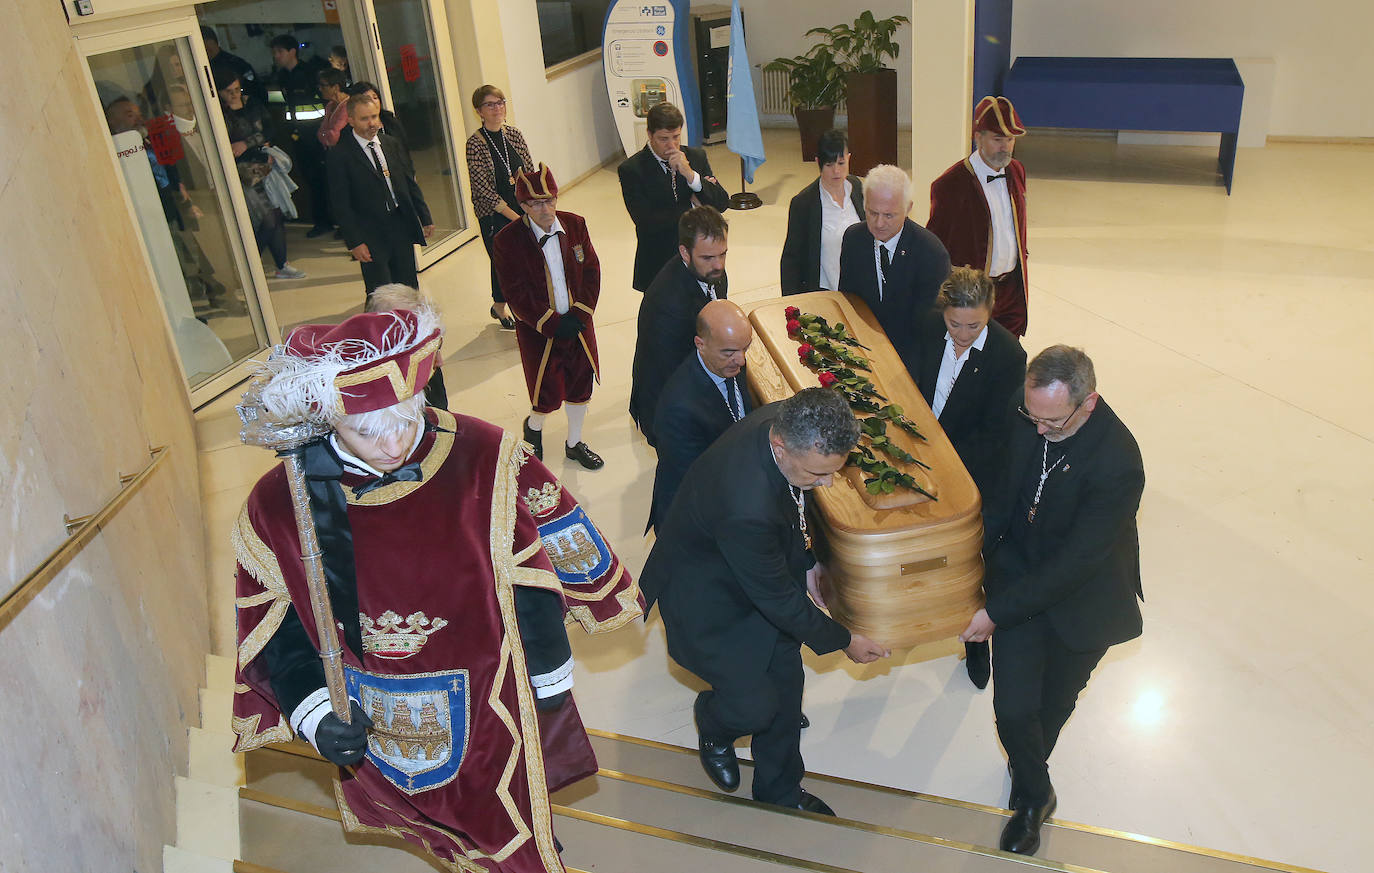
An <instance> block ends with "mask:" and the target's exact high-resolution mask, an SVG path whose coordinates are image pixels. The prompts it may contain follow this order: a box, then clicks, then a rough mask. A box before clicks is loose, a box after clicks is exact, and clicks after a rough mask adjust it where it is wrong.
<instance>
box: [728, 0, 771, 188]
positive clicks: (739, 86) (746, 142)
mask: <svg viewBox="0 0 1374 873" xmlns="http://www.w3.org/2000/svg"><path fill="white" fill-rule="evenodd" d="M749 70H750V68H749V52H748V51H747V50H746V49H745V47H744V19H743V18H742V17H741V16H740V12H739V0H734V3H733V4H731V7H730V72H729V75H728V77H727V79H726V83H725V101H726V102H725V106H726V111H727V112H729V119H728V121H727V122H726V127H725V147H726V148H728V149H729V150H730V151H732V152H734V153H735V154H737V155H739V156H740V159H741V160H742V161H743V164H744V180H745V181H746V182H748V183H750V184H753V182H754V171H755V170H757V169H758V168H759V165H760V164H762V163H763V162H764V161H766V160H767V158H765V157H764V155H763V131H761V130H759V107H758V104H756V103H755V102H754V77H753V75H752V74H751V73H750V71H749Z"/></svg>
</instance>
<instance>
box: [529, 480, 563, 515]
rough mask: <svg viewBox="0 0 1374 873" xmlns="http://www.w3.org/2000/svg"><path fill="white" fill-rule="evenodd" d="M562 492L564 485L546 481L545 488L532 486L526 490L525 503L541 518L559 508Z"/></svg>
mask: <svg viewBox="0 0 1374 873" xmlns="http://www.w3.org/2000/svg"><path fill="white" fill-rule="evenodd" d="M562 494H563V486H562V485H559V484H558V483H557V482H545V483H544V487H543V488H531V489H530V490H529V491H526V492H525V505H526V506H527V507H529V510H530V512H531V513H532V514H533V515H534V517H535V518H539V517H540V516H543V515H548V514H549V513H550V512H553V511H554V510H555V509H557V508H558V504H559V502H560V501H561V500H562Z"/></svg>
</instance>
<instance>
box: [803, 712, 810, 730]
mask: <svg viewBox="0 0 1374 873" xmlns="http://www.w3.org/2000/svg"><path fill="white" fill-rule="evenodd" d="M801 726H802V730H806V729H807V728H809V727H811V719H809V718H807V717H806V713H804V712H803V713H802V717H801Z"/></svg>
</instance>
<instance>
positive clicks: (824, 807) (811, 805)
mask: <svg viewBox="0 0 1374 873" xmlns="http://www.w3.org/2000/svg"><path fill="white" fill-rule="evenodd" d="M801 794H802V799H801V803H799V804H797V809H800V810H804V811H806V812H814V813H817V814H818V815H828V816H831V817H834V815H835V810H833V809H831V808H830V806H829V805H828V804H827V803H826V802H825V801H824V800H821V799H820V798H819V797H817V796H816V795H814V794H812V793H811V792H810V791H807V790H806V789H805V788H803V789H802V790H801Z"/></svg>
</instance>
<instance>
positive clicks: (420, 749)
mask: <svg viewBox="0 0 1374 873" xmlns="http://www.w3.org/2000/svg"><path fill="white" fill-rule="evenodd" d="M344 680H345V684H346V686H347V688H348V696H349V697H351V698H353V699H354V700H357V701H358V704H359V705H360V706H361V707H362V709H363V712H365V713H367V716H368V718H370V719H372V728H371V729H370V730H369V731H368V732H367V734H368V736H367V757H368V759H369V760H371V761H372V763H373V764H375V765H377V769H378V770H379V771H381V773H382V775H383V776H385V777H386V779H387V781H388V782H390V783H391V784H392V785H394V786H396V787H397V788H398V789H400V790H401V791H404V792H405V793H406V794H417V793H419V792H421V791H428V790H430V789H432V788H438V787H439V786H441V785H447V784H448V783H449V782H452V781H453V779H454V778H455V777H457V775H458V768H459V767H460V766H462V763H463V754H464V753H465V752H466V751H467V745H468V704H469V700H468V696H469V693H468V671H466V670H446V671H444V672H442V673H415V674H411V675H399V676H386V675H380V674H376V673H367V672H364V671H362V670H358V669H356V668H353V667H350V666H348V665H344Z"/></svg>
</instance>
